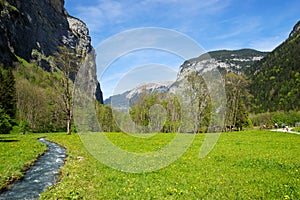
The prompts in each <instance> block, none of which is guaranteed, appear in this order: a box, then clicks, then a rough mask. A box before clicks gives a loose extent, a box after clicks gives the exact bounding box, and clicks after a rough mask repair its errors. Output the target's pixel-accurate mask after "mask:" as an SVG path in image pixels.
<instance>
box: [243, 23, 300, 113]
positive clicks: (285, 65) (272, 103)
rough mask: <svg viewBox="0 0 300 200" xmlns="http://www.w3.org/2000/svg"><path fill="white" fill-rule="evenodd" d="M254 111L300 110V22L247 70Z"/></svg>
mask: <svg viewBox="0 0 300 200" xmlns="http://www.w3.org/2000/svg"><path fill="white" fill-rule="evenodd" d="M247 75H248V76H249V77H250V79H251V80H252V84H251V85H250V92H251V93H252V95H253V96H254V102H253V103H254V106H253V111H255V112H267V111H277V110H283V111H289V110H299V109H300V101H299V99H300V21H299V22H298V23H297V24H296V25H295V26H294V28H293V30H292V32H291V33H290V35H289V37H288V39H287V40H286V41H284V42H283V43H282V44H281V45H279V46H278V47H277V48H275V49H274V51H272V52H271V53H270V54H268V55H267V56H266V57H265V58H264V59H262V60H261V61H258V62H256V63H254V65H253V66H252V67H251V68H249V69H248V70H247Z"/></svg>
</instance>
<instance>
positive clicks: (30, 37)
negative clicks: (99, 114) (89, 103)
mask: <svg viewBox="0 0 300 200" xmlns="http://www.w3.org/2000/svg"><path fill="white" fill-rule="evenodd" d="M0 10H1V14H0V65H1V64H2V65H6V66H9V65H11V64H12V63H13V62H14V61H16V56H19V57H22V58H24V59H25V60H27V61H28V62H36V63H37V64H38V65H39V66H41V67H42V68H43V69H44V70H46V71H52V70H53V67H54V66H53V64H52V63H51V59H50V58H51V56H53V55H54V53H55V52H57V51H58V47H59V46H66V47H68V48H71V49H73V50H74V53H75V54H76V56H77V57H79V58H82V60H84V59H85V57H86V56H87V54H89V53H93V47H92V46H91V38H90V36H89V31H88V28H87V26H86V25H85V23H84V22H82V21H81V20H79V19H76V18H74V17H71V16H69V15H68V13H67V11H66V10H65V9H64V0H26V1H24V0H3V1H0ZM94 62H95V60H94ZM92 68H95V65H91V69H88V70H89V71H91V73H89V74H90V76H89V77H86V78H87V79H88V80H90V81H91V82H93V83H96V85H95V87H94V88H95V91H94V93H95V96H96V97H97V99H98V101H100V102H102V101H103V100H102V92H101V90H100V85H99V83H98V81H97V79H96V69H92Z"/></svg>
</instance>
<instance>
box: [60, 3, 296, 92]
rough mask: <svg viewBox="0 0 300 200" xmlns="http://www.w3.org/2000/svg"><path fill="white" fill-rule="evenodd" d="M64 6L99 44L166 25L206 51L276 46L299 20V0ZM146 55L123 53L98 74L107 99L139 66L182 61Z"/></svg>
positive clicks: (152, 54)
mask: <svg viewBox="0 0 300 200" xmlns="http://www.w3.org/2000/svg"><path fill="white" fill-rule="evenodd" d="M65 7H66V9H67V11H68V12H69V13H70V14H71V15H73V16H75V17H78V18H80V19H81V20H83V21H84V22H85V23H86V24H87V25H88V28H89V30H90V35H91V38H92V44H93V46H94V47H95V48H96V47H97V46H98V45H99V44H101V43H103V41H105V40H107V39H108V38H110V37H112V36H114V35H116V34H118V33H120V32H122V31H127V30H129V29H133V28H141V27H161V28H166V29H172V30H175V31H178V32H180V33H183V34H185V35H186V36H188V37H190V38H191V39H193V40H195V41H196V42H197V43H198V44H199V45H201V46H202V47H203V48H204V49H205V50H206V51H210V50H217V49H241V48H254V49H257V50H261V51H271V50H273V49H274V48H275V47H276V46H277V45H279V44H280V43H281V42H283V41H284V40H285V39H286V38H287V37H288V34H289V33H290V31H291V30H292V28H293V26H294V25H295V24H296V22H297V21H298V20H300V11H299V8H300V1H299V0H287V1H283V0H273V1H272V0H264V1H262V0H243V1H242V0H205V1H203V0H140V1H138V0H120V1H115V0H85V1H79V0H65ZM97 54H98V55H99V54H101V51H100V52H98V51H97ZM146 55H147V56H145V52H137V53H136V55H135V56H132V54H130V56H126V58H125V57H122V59H118V62H115V63H113V64H112V67H111V70H106V73H104V74H101V75H99V77H98V79H99V80H100V83H101V88H102V90H103V92H104V96H105V98H106V97H108V96H110V95H111V94H112V92H113V90H114V89H115V88H114V86H115V85H116V84H117V82H118V81H119V80H120V78H122V77H124V76H125V75H126V73H128V72H130V71H132V70H133V69H134V68H135V67H137V66H144V65H147V64H149V63H159V64H162V65H166V66H168V67H169V68H171V69H174V71H176V70H178V68H179V66H180V64H181V63H182V62H183V59H182V58H181V59H179V58H178V57H177V58H176V56H173V57H174V58H172V56H169V57H167V58H168V59H166V55H165V54H164V53H163V55H161V56H158V55H157V52H156V53H155V52H154V53H153V52H151V51H147V52H146ZM130 57H132V59H130ZM162 58H163V59H162ZM162 60H164V61H162ZM166 60H167V61H166ZM97 64H98V63H97ZM147 73H148V72H147ZM175 74H176V73H175ZM113 77H115V78H113ZM141 77H142V75H141ZM162 78H163V76H162ZM141 79H143V78H141ZM161 81H164V80H163V79H162V80H161ZM128 87H132V86H131V85H130V86H128Z"/></svg>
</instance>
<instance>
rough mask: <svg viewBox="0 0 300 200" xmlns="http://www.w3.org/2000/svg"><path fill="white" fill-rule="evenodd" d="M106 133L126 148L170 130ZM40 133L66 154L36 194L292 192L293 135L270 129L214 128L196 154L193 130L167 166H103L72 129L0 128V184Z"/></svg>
mask: <svg viewBox="0 0 300 200" xmlns="http://www.w3.org/2000/svg"><path fill="white" fill-rule="evenodd" d="M106 135H107V137H108V138H109V139H110V140H111V141H112V142H113V143H115V144H116V145H118V146H119V147H121V148H123V149H126V150H128V151H132V152H148V151H153V150H156V149H159V148H160V147H162V146H164V145H166V144H167V143H168V142H169V141H171V140H172V138H173V137H174V134H157V135H155V136H153V137H152V138H149V139H145V138H144V139H143V138H135V137H129V136H128V135H126V134H122V133H106ZM41 136H44V137H46V138H47V139H48V140H50V141H54V142H56V143H58V144H60V145H62V146H64V147H66V148H67V154H68V157H67V159H66V162H65V165H64V166H63V167H62V169H61V180H60V182H59V183H58V184H57V185H55V186H52V187H50V188H48V190H47V191H45V192H44V193H42V194H41V199H300V135H295V134H290V133H279V132H270V131H243V132H231V133H222V134H221V136H220V138H219V140H218V142H217V143H216V145H215V147H214V148H213V150H212V151H211V152H210V153H209V154H208V155H207V156H206V157H205V158H203V159H199V150H200V147H201V144H202V142H203V140H204V138H205V135H204V134H198V135H196V137H195V139H194V141H193V143H192V145H191V146H190V147H189V148H188V150H187V151H186V152H185V153H184V154H183V156H182V157H180V158H179V159H178V160H176V161H175V162H174V163H172V164H170V165H169V166H168V167H165V168H163V169H161V170H158V171H154V172H147V173H137V174H134V173H126V172H121V171H118V170H115V169H112V168H110V167H107V166H105V165H104V164H102V163H101V162H99V161H98V160H96V159H95V158H94V157H93V156H92V155H91V154H90V153H89V152H88V151H87V150H86V149H85V147H84V145H83V144H82V142H81V140H80V137H79V136H78V135H77V134H73V135H65V134H64V133H48V134H27V135H15V134H10V135H1V136H0V149H1V151H0V159H1V165H0V175H1V176H0V177H1V178H0V184H1V187H2V188H3V187H4V185H5V184H7V183H8V182H9V181H10V180H12V179H15V178H20V177H21V176H22V173H21V172H22V170H24V169H26V168H27V167H28V166H29V164H30V163H31V162H32V161H33V160H34V158H35V157H37V156H38V155H39V154H41V153H42V152H43V151H44V150H45V146H44V145H43V144H41V143H40V142H38V141H37V140H36V138H38V137H41ZM33 147H34V148H33ZM33 149H34V150H33Z"/></svg>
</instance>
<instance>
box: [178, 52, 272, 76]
mask: <svg viewBox="0 0 300 200" xmlns="http://www.w3.org/2000/svg"><path fill="white" fill-rule="evenodd" d="M266 55H267V53H266V52H260V51H256V50H253V49H240V50H218V51H211V52H208V53H206V54H203V55H200V56H199V57H197V58H192V59H190V60H187V61H185V62H184V63H183V64H182V65H181V66H180V68H179V73H178V79H181V78H183V77H184V76H185V74H187V73H188V72H190V71H199V72H201V71H205V70H212V69H215V68H218V69H220V70H226V71H231V72H235V73H243V72H245V71H246V70H247V68H249V67H250V66H252V65H253V64H254V63H255V62H256V61H258V60H261V59H262V58H264V57H265V56H266Z"/></svg>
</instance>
